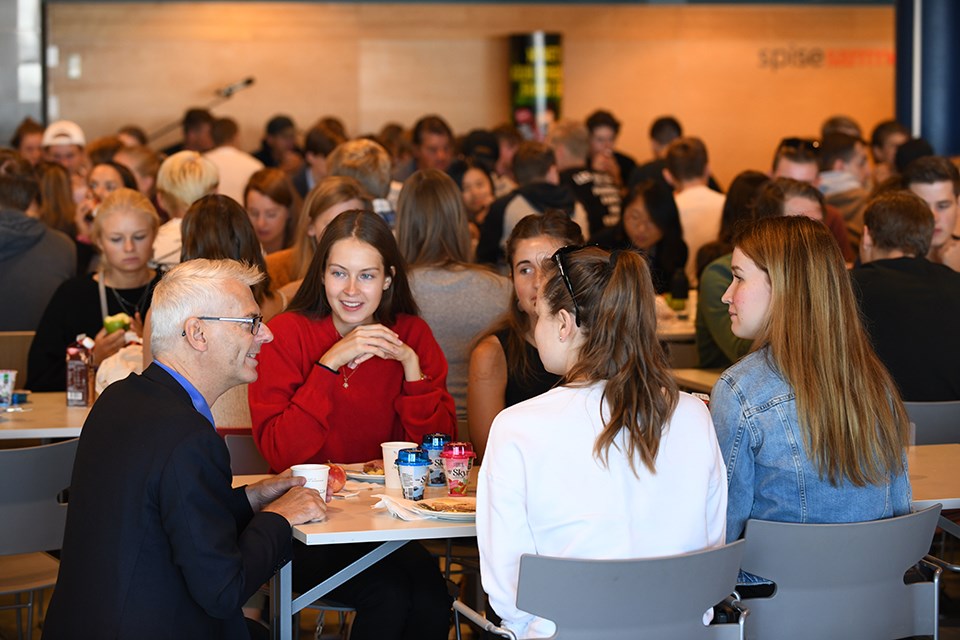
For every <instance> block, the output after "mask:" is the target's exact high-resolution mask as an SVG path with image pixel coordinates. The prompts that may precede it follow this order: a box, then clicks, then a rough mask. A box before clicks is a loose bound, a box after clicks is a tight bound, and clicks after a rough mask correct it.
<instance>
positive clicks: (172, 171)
mask: <svg viewBox="0 0 960 640" xmlns="http://www.w3.org/2000/svg"><path fill="white" fill-rule="evenodd" d="M219 182H220V172H219V171H218V170H217V165H215V164H213V163H212V162H210V161H209V160H207V159H206V158H204V157H203V156H201V155H200V154H199V153H197V152H196V151H180V152H177V153H175V154H173V155H172V156H170V157H169V158H167V159H166V160H164V161H163V164H161V165H160V171H159V172H158V173H157V197H158V198H159V199H160V204H161V205H162V206H163V208H164V209H166V211H167V212H168V213H169V214H170V215H172V216H174V217H181V216H183V214H184V213H186V212H187V209H189V208H190V205H192V204H193V203H194V202H196V201H197V200H199V199H200V198H202V197H203V196H205V195H208V194H211V193H213V192H214V191H215V190H216V188H217V184H218V183H219Z"/></svg>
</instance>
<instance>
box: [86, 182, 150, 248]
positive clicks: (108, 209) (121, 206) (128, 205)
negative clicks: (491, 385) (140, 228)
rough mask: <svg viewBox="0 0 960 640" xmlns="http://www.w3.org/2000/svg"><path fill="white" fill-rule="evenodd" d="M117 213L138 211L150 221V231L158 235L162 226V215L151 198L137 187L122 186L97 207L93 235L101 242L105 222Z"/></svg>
mask: <svg viewBox="0 0 960 640" xmlns="http://www.w3.org/2000/svg"><path fill="white" fill-rule="evenodd" d="M117 213H136V214H139V215H141V216H142V217H144V218H146V219H147V220H148V221H149V222H150V233H151V234H152V235H154V236H156V235H157V229H159V228H160V216H159V215H157V210H156V209H155V208H154V207H153V204H152V203H151V202H150V200H149V199H148V198H147V197H146V196H145V195H143V194H142V193H140V192H139V191H136V190H135V189H127V188H126V187H121V188H120V189H117V190H116V191H113V192H112V193H110V194H109V195H107V197H106V198H104V199H103V202H101V203H100V206H99V207H97V216H96V217H95V218H94V219H93V227H92V228H91V237H93V239H94V240H96V242H97V243H98V244H99V242H100V235H101V234H102V233H103V223H104V222H105V221H106V220H107V218H109V217H110V216H112V215H114V214H117Z"/></svg>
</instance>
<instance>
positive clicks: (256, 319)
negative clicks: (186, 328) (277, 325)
mask: <svg viewBox="0 0 960 640" xmlns="http://www.w3.org/2000/svg"><path fill="white" fill-rule="evenodd" d="M197 320H216V321H217V322H244V323H248V324H249V325H250V333H252V334H253V335H257V334H258V333H259V332H260V325H262V324H263V316H253V317H252V318H218V317H215V316H197Z"/></svg>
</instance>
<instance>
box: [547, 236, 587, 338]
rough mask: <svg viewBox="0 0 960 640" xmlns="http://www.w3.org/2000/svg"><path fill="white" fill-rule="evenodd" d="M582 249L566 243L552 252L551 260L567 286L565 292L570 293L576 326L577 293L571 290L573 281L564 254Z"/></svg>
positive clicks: (578, 309) (577, 321) (577, 312)
mask: <svg viewBox="0 0 960 640" xmlns="http://www.w3.org/2000/svg"><path fill="white" fill-rule="evenodd" d="M580 249H583V246H581V245H577V244H568V245H567V246H565V247H560V248H559V249H557V250H556V252H555V253H554V254H553V261H554V262H555V263H556V264H557V270H558V271H559V272H560V278H562V279H563V284H565V285H566V287H567V292H568V293H569V294H570V299H571V300H573V313H574V321H576V323H577V326H578V327H579V326H580V305H579V304H577V294H575V293H574V292H573V283H572V282H570V274H569V273H568V269H567V267H566V265H565V264H564V260H565V259H566V256H567V255H568V254H570V253H573V252H574V251H579V250H580Z"/></svg>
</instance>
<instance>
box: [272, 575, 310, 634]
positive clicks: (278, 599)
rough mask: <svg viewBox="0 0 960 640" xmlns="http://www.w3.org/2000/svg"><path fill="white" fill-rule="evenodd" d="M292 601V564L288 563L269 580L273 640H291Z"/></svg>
mask: <svg viewBox="0 0 960 640" xmlns="http://www.w3.org/2000/svg"><path fill="white" fill-rule="evenodd" d="M292 600H293V562H292V561H290V562H287V563H286V564H285V565H283V566H282V567H281V568H280V571H279V572H278V573H277V575H275V576H274V577H273V578H272V579H271V580H270V631H271V637H272V638H273V640H293V607H292V602H291V601H292ZM301 608H302V607H301ZM298 611H299V609H298Z"/></svg>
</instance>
